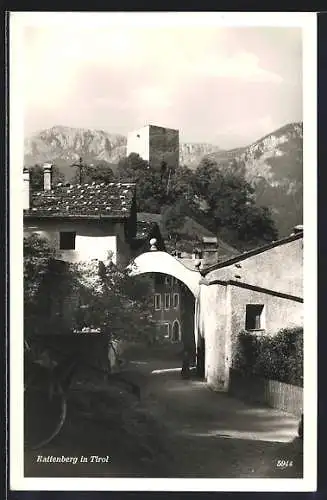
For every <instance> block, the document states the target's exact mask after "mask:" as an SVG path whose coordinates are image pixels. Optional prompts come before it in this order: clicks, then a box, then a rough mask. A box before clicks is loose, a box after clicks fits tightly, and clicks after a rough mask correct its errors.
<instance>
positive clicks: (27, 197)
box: [23, 167, 30, 210]
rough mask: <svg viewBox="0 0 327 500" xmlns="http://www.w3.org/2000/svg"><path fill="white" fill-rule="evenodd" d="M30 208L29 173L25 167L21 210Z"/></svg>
mask: <svg viewBox="0 0 327 500" xmlns="http://www.w3.org/2000/svg"><path fill="white" fill-rule="evenodd" d="M29 208H30V171H29V169H28V168H27V167H24V169H23V209H24V210H29Z"/></svg>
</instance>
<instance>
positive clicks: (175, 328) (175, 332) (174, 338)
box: [172, 319, 181, 342]
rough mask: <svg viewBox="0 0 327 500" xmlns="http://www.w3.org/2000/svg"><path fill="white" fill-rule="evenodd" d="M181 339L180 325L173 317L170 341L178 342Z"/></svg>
mask: <svg viewBox="0 0 327 500" xmlns="http://www.w3.org/2000/svg"><path fill="white" fill-rule="evenodd" d="M180 340H181V327H180V324H179V321H178V320H177V319H175V321H174V323H173V331H172V341H173V342H180Z"/></svg>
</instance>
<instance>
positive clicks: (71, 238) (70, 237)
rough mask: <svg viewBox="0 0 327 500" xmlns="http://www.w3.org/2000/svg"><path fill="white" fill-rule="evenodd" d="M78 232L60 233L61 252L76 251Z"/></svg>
mask: <svg viewBox="0 0 327 500" xmlns="http://www.w3.org/2000/svg"><path fill="white" fill-rule="evenodd" d="M75 239H76V232H69V231H62V232H60V250H75Z"/></svg>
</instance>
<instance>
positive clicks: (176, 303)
mask: <svg viewBox="0 0 327 500" xmlns="http://www.w3.org/2000/svg"><path fill="white" fill-rule="evenodd" d="M173 304H174V307H175V308H177V307H178V306H179V294H178V293H174V297H173Z"/></svg>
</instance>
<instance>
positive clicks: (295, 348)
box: [233, 328, 303, 387]
mask: <svg viewBox="0 0 327 500" xmlns="http://www.w3.org/2000/svg"><path fill="white" fill-rule="evenodd" d="M233 368H235V369H237V370H239V371H241V372H243V373H244V374H245V375H252V376H257V377H262V378H266V379H270V380H278V381H279V382H284V383H287V384H292V385H297V386H300V387H303V328H285V329H283V330H280V331H279V332H278V333H277V334H276V335H266V336H257V335H254V334H252V333H249V332H240V333H239V335H238V342H237V348H236V353H235V355H234V359H233Z"/></svg>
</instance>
